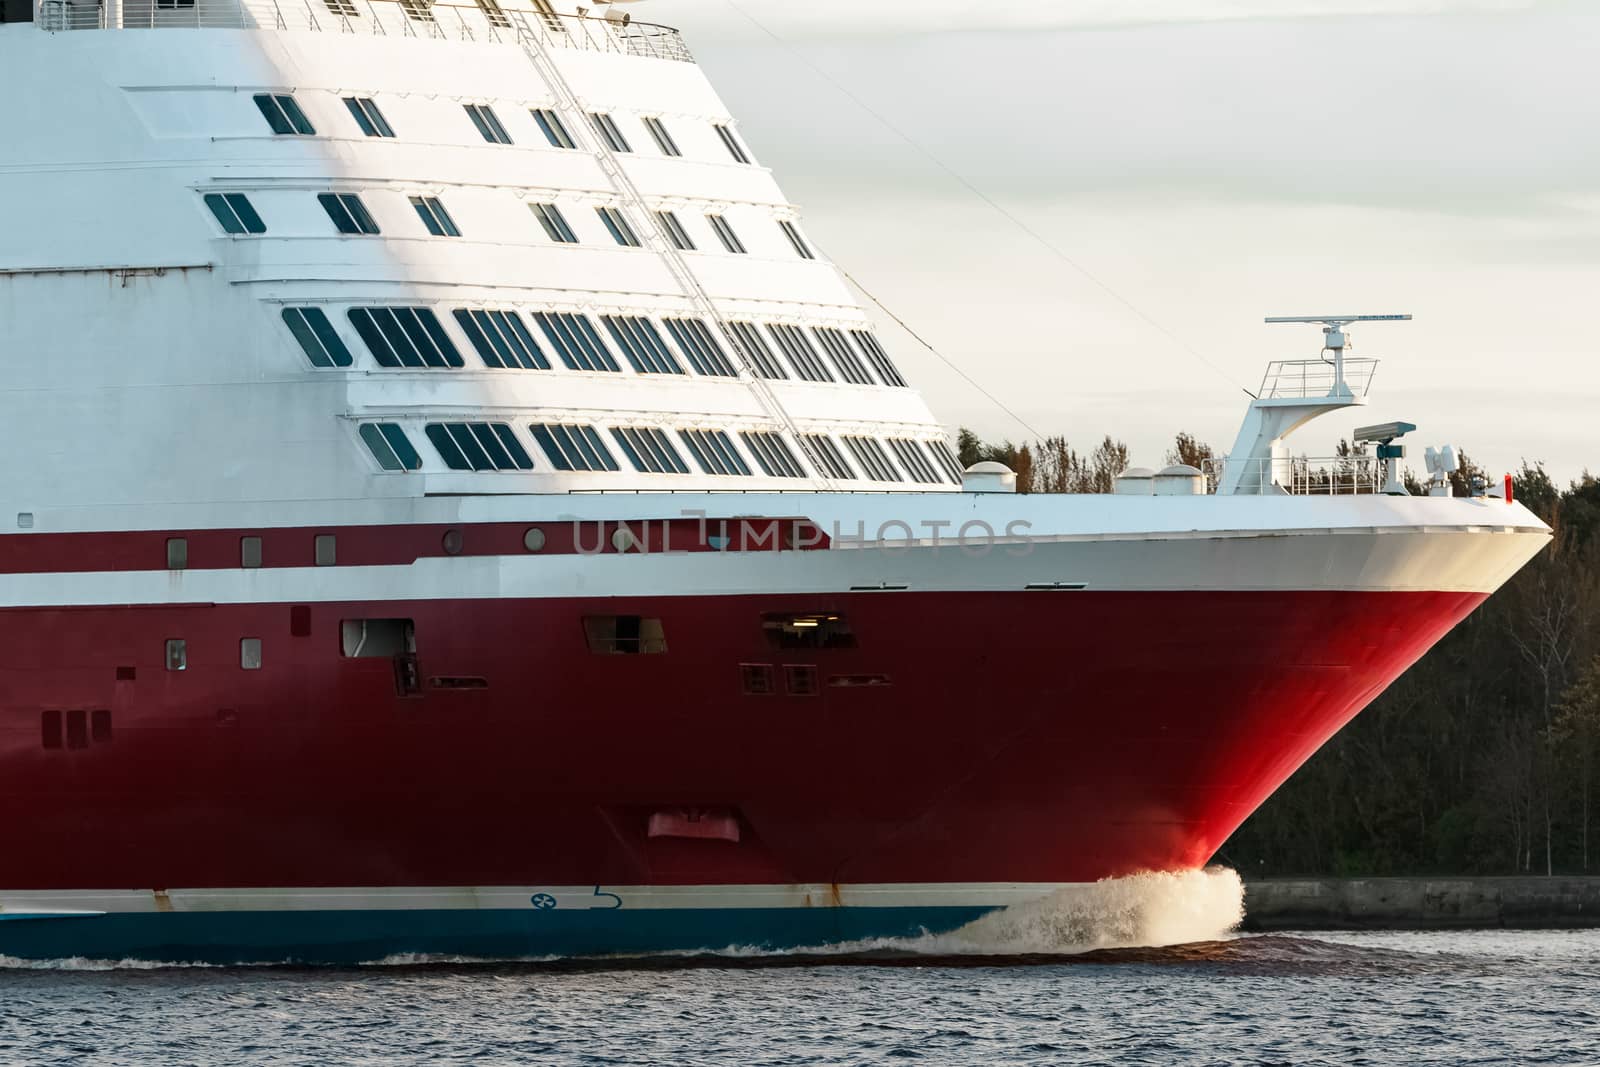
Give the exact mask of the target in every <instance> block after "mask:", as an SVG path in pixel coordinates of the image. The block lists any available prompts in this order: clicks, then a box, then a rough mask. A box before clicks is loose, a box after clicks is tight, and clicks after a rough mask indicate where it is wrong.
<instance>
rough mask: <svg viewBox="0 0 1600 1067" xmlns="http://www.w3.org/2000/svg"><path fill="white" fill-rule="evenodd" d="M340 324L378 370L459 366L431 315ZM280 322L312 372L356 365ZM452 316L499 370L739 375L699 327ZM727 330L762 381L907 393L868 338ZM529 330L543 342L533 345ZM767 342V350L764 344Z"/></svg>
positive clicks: (290, 314)
mask: <svg viewBox="0 0 1600 1067" xmlns="http://www.w3.org/2000/svg"><path fill="white" fill-rule="evenodd" d="M345 315H346V317H347V318H348V319H349V321H350V325H351V327H353V328H354V330H355V332H356V334H357V335H358V336H359V337H360V338H361V340H362V342H363V343H364V344H365V345H366V346H367V350H368V351H369V352H371V353H372V358H373V359H375V360H376V361H377V362H378V365H379V366H381V367H409V368H430V367H431V368H436V369H449V368H458V367H462V366H464V365H465V362H464V360H463V359H462V357H461V351H460V349H459V348H458V347H457V346H456V343H455V341H454V340H452V339H451V335H450V333H449V331H447V330H446V328H445V325H444V323H443V322H442V321H441V320H440V319H439V316H438V315H436V314H435V313H434V311H433V309H432V308H427V307H394V306H381V307H353V308H350V309H349V310H348V311H347V312H346V313H345ZM282 317H283V321H284V324H285V325H286V326H288V328H289V332H290V333H291V334H292V335H293V336H294V339H295V340H296V341H297V342H299V344H300V347H301V349H302V350H303V351H304V352H305V354H306V358H307V359H308V360H310V362H311V365H312V366H313V367H349V366H352V365H353V364H354V363H355V356H354V355H353V354H352V353H351V351H350V348H349V346H348V345H346V344H345V342H344V339H343V337H341V336H340V334H339V331H338V330H336V329H335V328H334V325H333V321H332V320H331V319H329V318H328V313H327V312H326V311H324V310H323V309H322V308H320V307H286V308H284V309H283V312H282ZM453 317H454V319H455V322H456V326H457V327H458V328H459V329H460V330H461V333H462V334H463V335H465V337H466V339H467V341H468V343H469V344H470V345H471V346H472V348H473V350H474V351H476V352H477V353H478V358H479V359H480V360H482V361H483V365H484V366H485V367H489V368H493V369H496V370H549V369H550V368H551V367H552V366H553V363H552V360H551V357H550V354H549V353H553V354H554V356H555V358H556V359H559V360H560V361H561V363H562V364H563V365H564V366H565V367H566V368H567V369H568V370H578V371H610V372H620V371H621V369H622V367H621V364H620V363H619V362H618V361H617V359H616V356H615V355H614V354H613V351H616V352H621V353H622V356H623V358H624V359H625V360H626V361H627V363H628V365H629V366H630V367H632V368H633V370H634V371H635V372H636V373H638V374H686V373H688V372H687V371H686V370H685V369H684V363H683V361H682V360H680V359H679V354H681V355H682V357H683V360H687V362H688V365H689V367H690V368H691V369H692V370H693V371H694V373H696V374H699V375H702V376H704V377H712V378H736V377H738V374H739V372H738V369H737V367H736V364H735V361H734V359H733V358H730V355H729V351H728V349H727V348H725V347H724V345H723V342H722V340H721V339H719V335H718V332H717V331H716V330H714V329H713V328H712V327H711V326H709V325H708V324H707V323H706V321H705V320H704V319H699V318H692V317H675V316H663V317H662V319H661V322H662V323H663V324H664V325H665V326H666V333H665V335H663V334H662V332H661V331H660V330H659V329H658V328H657V327H656V323H655V320H653V319H651V318H650V317H648V316H645V315H625V314H603V315H601V316H599V318H600V322H601V324H602V325H603V326H604V327H605V334H606V335H607V336H609V337H610V338H611V341H610V343H609V344H608V343H607V342H606V340H605V338H604V337H603V336H602V335H601V332H600V330H599V329H597V328H596V326H595V324H594V320H593V319H591V318H590V317H589V316H588V315H587V314H584V313H582V312H571V311H535V312H532V313H531V315H530V316H529V318H531V319H532V322H533V328H530V327H529V324H528V318H524V316H523V313H522V312H520V311H517V310H515V309H513V308H456V309H455V311H454V312H453ZM726 326H727V330H728V332H727V335H726V337H727V340H728V341H729V342H730V343H731V344H732V346H733V347H734V349H735V350H736V351H735V355H737V356H739V357H742V358H743V360H744V362H745V363H746V365H747V366H748V367H749V368H750V372H751V373H752V374H753V375H754V376H756V377H758V378H766V379H771V380H785V379H788V378H789V376H790V375H789V371H788V369H787V368H789V367H793V368H794V372H795V375H796V376H797V377H798V378H799V379H801V380H803V381H808V382H839V381H843V382H846V383H848V384H851V385H878V384H880V383H881V384H883V385H886V386H894V387H904V386H905V384H906V381H905V379H904V378H903V377H901V375H900V372H899V371H898V370H897V369H896V368H895V366H894V364H893V363H891V362H890V361H889V355H888V353H887V352H885V351H884V350H883V346H882V345H880V344H879V343H878V339H877V338H876V337H875V336H873V334H872V333H871V332H870V331H868V330H859V329H854V330H841V329H839V328H837V327H834V326H809V327H802V326H795V325H792V324H789V323H780V322H769V323H767V324H766V325H765V328H764V329H763V327H761V326H758V325H757V324H756V323H753V322H744V321H738V320H735V321H731V322H728V323H727V324H726ZM535 329H537V331H538V337H542V338H543V340H542V341H541V340H539V339H538V338H536V336H535V333H534V330H535ZM668 338H670V339H671V342H672V344H671V345H669V344H668ZM767 338H771V339H772V341H773V344H771V345H769V344H768V343H767ZM613 345H614V346H615V349H614V350H613V347H612V346H613ZM674 345H675V346H676V349H677V351H676V352H675V351H674V350H673V346H674ZM779 352H782V354H783V355H782V357H781V358H780V356H779V354H778V353H779ZM824 353H826V358H824V355H823V354H824ZM863 357H865V358H863ZM869 366H870V367H871V370H870V371H869V370H868V367H869Z"/></svg>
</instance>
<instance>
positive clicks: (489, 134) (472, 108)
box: [462, 104, 511, 144]
mask: <svg viewBox="0 0 1600 1067" xmlns="http://www.w3.org/2000/svg"><path fill="white" fill-rule="evenodd" d="M462 107H464V108H466V109H467V117H468V118H470V119H472V124H473V125H474V126H476V127H477V128H478V132H479V133H481V134H483V139H484V140H485V141H488V142H489V143H490V144H510V143H511V135H510V134H509V133H507V132H506V128H505V127H504V126H502V125H500V117H499V116H498V115H496V114H495V113H494V108H492V107H490V106H489V105H488V104H463V105H462Z"/></svg>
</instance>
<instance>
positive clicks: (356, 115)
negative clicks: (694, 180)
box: [254, 92, 750, 163]
mask: <svg viewBox="0 0 1600 1067" xmlns="http://www.w3.org/2000/svg"><path fill="white" fill-rule="evenodd" d="M254 99H255V105H256V108H257V109H258V110H259V111H260V112H261V117H262V118H263V119H265V120H266V122H267V128H268V129H270V130H271V131H272V132H273V133H274V134H276V135H279V136H285V137H315V136H316V134H317V129H316V126H315V125H314V124H313V123H312V122H311V120H310V118H308V117H307V116H306V113H305V110H304V109H303V108H302V107H301V106H300V103H299V101H297V100H296V99H295V97H294V94H293V93H292V92H290V93H256V94H255V96H254ZM341 99H342V100H343V101H344V106H345V109H346V110H347V111H349V113H350V118H351V120H352V121H353V122H354V124H355V127H356V129H357V130H358V131H360V133H361V134H362V135H363V136H366V137H391V138H392V137H395V136H396V134H395V129H394V127H393V126H392V125H390V124H389V120H388V118H387V117H386V116H385V115H384V113H383V112H382V110H380V109H379V107H378V104H377V101H375V100H373V99H372V97H370V96H346V97H342V98H341ZM461 107H462V110H463V111H465V112H466V118H467V121H468V122H470V123H471V124H472V126H473V128H474V129H476V130H477V131H478V135H479V136H480V137H482V138H483V139H484V140H485V141H487V142H489V143H490V144H504V145H508V144H515V143H516V141H515V139H514V138H513V137H512V134H511V132H510V131H509V130H507V128H506V125H505V123H504V122H502V121H501V119H500V115H499V114H498V113H497V112H496V111H495V109H494V106H493V105H491V104H463V105H461ZM528 117H529V118H530V119H532V120H533V122H532V126H533V129H534V130H536V131H537V133H538V136H539V137H542V138H543V140H544V141H545V143H546V144H548V145H549V146H550V147H551V148H561V149H570V150H580V146H579V144H578V142H577V139H576V138H574V137H573V136H572V131H571V129H570V128H569V126H568V124H567V121H566V120H565V119H563V118H562V116H561V114H560V113H559V112H557V111H556V110H554V109H553V108H548V107H535V108H529V109H528ZM584 118H585V120H586V121H587V122H588V124H589V126H590V128H591V129H592V130H593V131H594V135H595V137H596V138H597V139H598V142H599V143H600V144H601V145H603V146H604V147H605V148H606V149H607V150H608V151H611V152H618V153H632V152H633V142H632V141H630V140H629V139H628V136H627V134H626V133H625V132H624V131H623V129H622V126H621V125H620V124H619V123H618V122H617V119H616V116H615V115H614V114H613V113H611V112H609V111H590V112H587V113H585V115H584ZM639 122H640V125H641V126H643V127H644V130H645V132H646V133H647V134H648V135H649V137H650V140H651V141H652V142H654V144H655V146H656V148H657V150H659V151H660V153H661V154H662V155H663V156H670V157H673V158H679V157H682V156H683V149H682V148H680V147H679V146H678V141H677V139H676V138H675V137H674V136H673V135H672V131H671V129H670V128H669V127H668V126H667V121H666V119H664V118H662V117H661V116H659V115H645V116H642V117H641V118H640V120H639ZM711 128H712V130H713V132H715V134H716V136H717V140H718V141H720V142H721V144H722V147H723V148H725V149H726V150H727V153H728V156H729V157H730V158H731V159H732V160H733V161H734V162H735V163H749V162H750V153H749V152H748V151H747V150H746V149H745V147H744V145H743V143H742V142H741V141H740V140H739V137H738V135H737V134H735V133H734V132H733V128H732V127H731V126H729V125H727V124H726V123H722V122H713V123H711Z"/></svg>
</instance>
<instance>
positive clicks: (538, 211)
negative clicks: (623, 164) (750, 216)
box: [204, 193, 817, 259]
mask: <svg viewBox="0 0 1600 1067" xmlns="http://www.w3.org/2000/svg"><path fill="white" fill-rule="evenodd" d="M204 199H205V205H206V207H207V208H209V209H210V210H211V214H212V215H213V216H215V217H216V220H217V224H218V225H220V226H221V227H222V232H223V233H226V234H231V235H234V236H238V235H240V234H250V235H254V234H261V233H266V232H267V226H266V223H265V222H263V221H262V218H261V215H260V214H259V213H258V212H257V211H256V209H255V206H254V205H253V204H251V203H250V198H249V197H248V196H246V195H245V194H244V193H206V194H205V195H204ZM408 199H409V200H410V202H411V207H412V210H414V211H415V212H416V213H417V217H418V218H419V219H421V220H422V225H423V228H424V229H426V230H427V231H428V233H430V234H432V235H433V236H435V237H460V236H461V229H460V227H458V226H457V225H456V222H455V219H454V218H452V217H451V215H450V212H449V211H447V210H446V209H445V206H444V204H443V202H442V201H441V200H440V199H439V198H438V197H436V196H412V197H409V198H408ZM317 203H319V204H321V205H322V209H323V211H325V212H327V214H328V219H329V220H330V221H331V222H332V223H333V228H334V230H335V231H336V232H338V233H342V234H346V235H349V236H355V237H376V236H378V235H380V234H381V233H382V232H383V231H382V228H381V227H379V225H378V222H377V220H376V219H375V218H374V217H373V215H372V212H371V211H369V210H368V209H367V206H366V203H365V202H364V201H363V200H362V199H361V195H360V194H359V193H318V194H317ZM528 209H529V210H530V211H531V212H532V213H533V217H534V219H535V220H537V222H538V223H539V226H540V228H541V229H543V230H544V234H545V236H546V237H548V238H549V239H550V240H551V241H553V242H555V243H556V244H581V243H582V242H581V241H580V240H579V238H578V234H577V232H576V231H575V230H573V228H572V225H571V224H570V223H569V222H568V221H567V217H566V215H565V214H564V213H563V212H562V210H561V208H560V206H559V205H557V204H554V203H542V202H532V201H530V202H529V203H528ZM594 210H595V214H596V215H597V216H598V217H599V220H600V224H601V225H602V226H603V227H604V228H605V231H606V232H607V233H608V234H610V235H611V239H612V240H613V241H615V242H616V243H617V244H619V245H621V246H623V247H624V248H642V247H644V241H643V240H642V239H641V238H640V236H639V232H638V231H637V230H636V229H634V226H633V223H632V222H630V221H629V220H628V216H627V213H626V212H624V211H623V210H622V209H621V208H616V207H610V206H598V207H596V208H595V209H594ZM651 214H652V216H653V217H654V219H655V223H656V227H657V228H658V229H659V230H660V231H661V236H662V237H663V239H665V240H666V241H667V243H669V244H670V245H672V247H673V248H676V249H678V250H679V251H680V252H695V251H699V250H700V246H699V245H698V244H697V243H696V242H695V240H694V238H693V237H692V236H690V234H689V231H688V229H687V228H686V227H685V226H684V225H683V222H682V220H680V219H679V218H678V216H677V214H676V213H675V212H672V211H668V210H661V211H653V212H651ZM705 219H706V226H707V228H708V229H710V231H711V233H712V234H713V235H715V237H716V238H717V241H718V243H719V244H720V245H721V246H722V248H723V250H724V251H727V252H731V253H734V254H735V255H745V254H747V253H748V252H749V251H750V250H749V249H748V248H747V247H746V246H745V243H744V241H743V240H741V239H740V237H739V234H738V233H737V232H736V231H735V230H734V228H733V224H732V223H731V222H729V221H728V220H727V217H726V216H723V215H719V214H716V213H708V214H707V215H706V217H705ZM778 230H779V232H780V233H782V234H783V236H784V238H785V239H786V240H787V241H788V244H789V247H791V248H793V249H794V251H795V253H796V254H797V255H798V256H799V257H800V258H801V259H816V258H817V257H816V253H815V252H813V251H812V249H811V246H810V245H809V244H807V243H806V240H805V238H804V237H803V236H802V235H801V233H800V228H799V226H798V225H797V224H796V223H794V222H793V221H791V220H789V219H779V220H778Z"/></svg>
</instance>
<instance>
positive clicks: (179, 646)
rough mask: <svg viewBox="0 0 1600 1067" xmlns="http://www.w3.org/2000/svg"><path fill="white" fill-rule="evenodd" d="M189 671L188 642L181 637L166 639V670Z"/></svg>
mask: <svg viewBox="0 0 1600 1067" xmlns="http://www.w3.org/2000/svg"><path fill="white" fill-rule="evenodd" d="M188 669H189V642H187V641H185V640H184V639H183V638H181V637H169V638H167V670H169V671H186V670H188Z"/></svg>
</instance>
